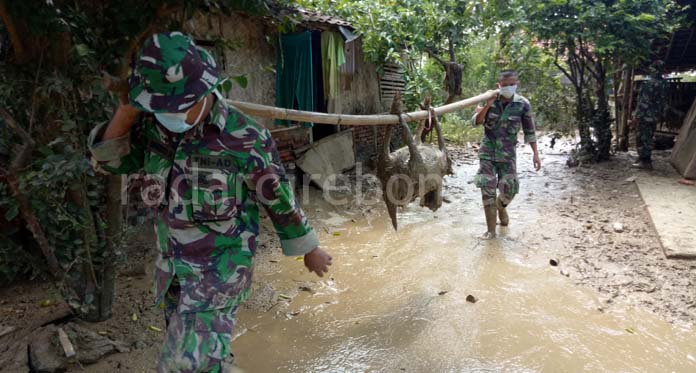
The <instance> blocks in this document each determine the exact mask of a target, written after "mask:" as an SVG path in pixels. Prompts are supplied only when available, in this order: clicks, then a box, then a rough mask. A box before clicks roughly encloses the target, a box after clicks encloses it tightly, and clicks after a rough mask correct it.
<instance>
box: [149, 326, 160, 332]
mask: <svg viewBox="0 0 696 373" xmlns="http://www.w3.org/2000/svg"><path fill="white" fill-rule="evenodd" d="M147 328H148V329H150V330H152V331H153V332H161V331H162V329H160V328H158V327H156V326H154V325H150V326H148V327H147Z"/></svg>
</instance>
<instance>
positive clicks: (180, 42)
mask: <svg viewBox="0 0 696 373" xmlns="http://www.w3.org/2000/svg"><path fill="white" fill-rule="evenodd" d="M222 80H223V79H222V78H221V77H220V69H219V67H218V66H217V64H216V63H215V60H214V59H213V57H212V56H211V55H210V53H208V52H207V51H206V50H204V49H202V48H199V47H198V46H196V44H195V43H194V42H193V40H192V39H191V37H189V36H187V35H184V34H183V33H181V32H165V33H159V34H155V35H152V36H151V37H150V38H149V39H147V40H146V41H145V43H144V44H143V47H142V49H141V50H140V52H139V53H138V56H137V58H136V60H135V66H134V67H133V73H132V74H131V76H130V78H129V80H128V85H129V87H130V92H129V97H130V102H131V104H132V105H133V106H135V107H137V108H138V109H140V110H144V111H147V112H151V113H179V112H184V111H186V110H187V109H188V108H190V107H191V106H193V105H194V104H195V103H196V102H198V101H199V100H200V99H202V98H203V97H204V96H205V95H207V94H208V93H210V92H211V91H213V90H214V89H215V88H216V87H217V86H218V85H219V84H220V83H221V82H222Z"/></svg>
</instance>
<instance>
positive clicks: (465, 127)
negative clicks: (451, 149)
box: [440, 112, 483, 145]
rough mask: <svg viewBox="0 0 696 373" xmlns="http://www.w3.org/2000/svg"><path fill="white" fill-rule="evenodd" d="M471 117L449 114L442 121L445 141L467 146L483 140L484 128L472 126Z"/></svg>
mask: <svg viewBox="0 0 696 373" xmlns="http://www.w3.org/2000/svg"><path fill="white" fill-rule="evenodd" d="M471 116H473V112H472V113H471V115H469V116H466V114H461V113H454V114H447V115H445V116H443V117H442V119H441V120H440V125H441V126H442V132H443V134H444V137H445V139H446V140H447V141H448V142H450V143H453V144H458V145H465V144H466V143H473V142H478V141H480V140H481V138H483V126H472V125H471Z"/></svg>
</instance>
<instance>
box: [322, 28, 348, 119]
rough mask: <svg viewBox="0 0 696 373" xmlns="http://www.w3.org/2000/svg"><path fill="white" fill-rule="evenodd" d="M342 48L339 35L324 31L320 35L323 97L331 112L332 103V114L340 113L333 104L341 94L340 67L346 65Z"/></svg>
mask: <svg viewBox="0 0 696 373" xmlns="http://www.w3.org/2000/svg"><path fill="white" fill-rule="evenodd" d="M343 47H344V45H343V37H342V36H341V35H340V34H339V33H337V32H330V31H325V32H323V33H322V34H321V55H322V69H323V72H324V97H326V98H327V99H328V100H329V105H328V106H329V111H332V110H331V106H332V105H331V103H332V100H333V101H334V105H333V106H334V110H333V111H334V112H337V111H340V107H338V108H336V107H335V106H336V105H335V102H336V99H338V98H339V94H340V92H341V66H342V65H343V64H345V63H346V57H345V54H344V52H343ZM336 109H338V110H336Z"/></svg>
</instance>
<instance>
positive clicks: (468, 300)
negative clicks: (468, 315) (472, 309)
mask: <svg viewBox="0 0 696 373" xmlns="http://www.w3.org/2000/svg"><path fill="white" fill-rule="evenodd" d="M466 301H467V302H469V303H476V302H478V299H476V297H475V296H473V295H471V294H469V295H467V296H466Z"/></svg>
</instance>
